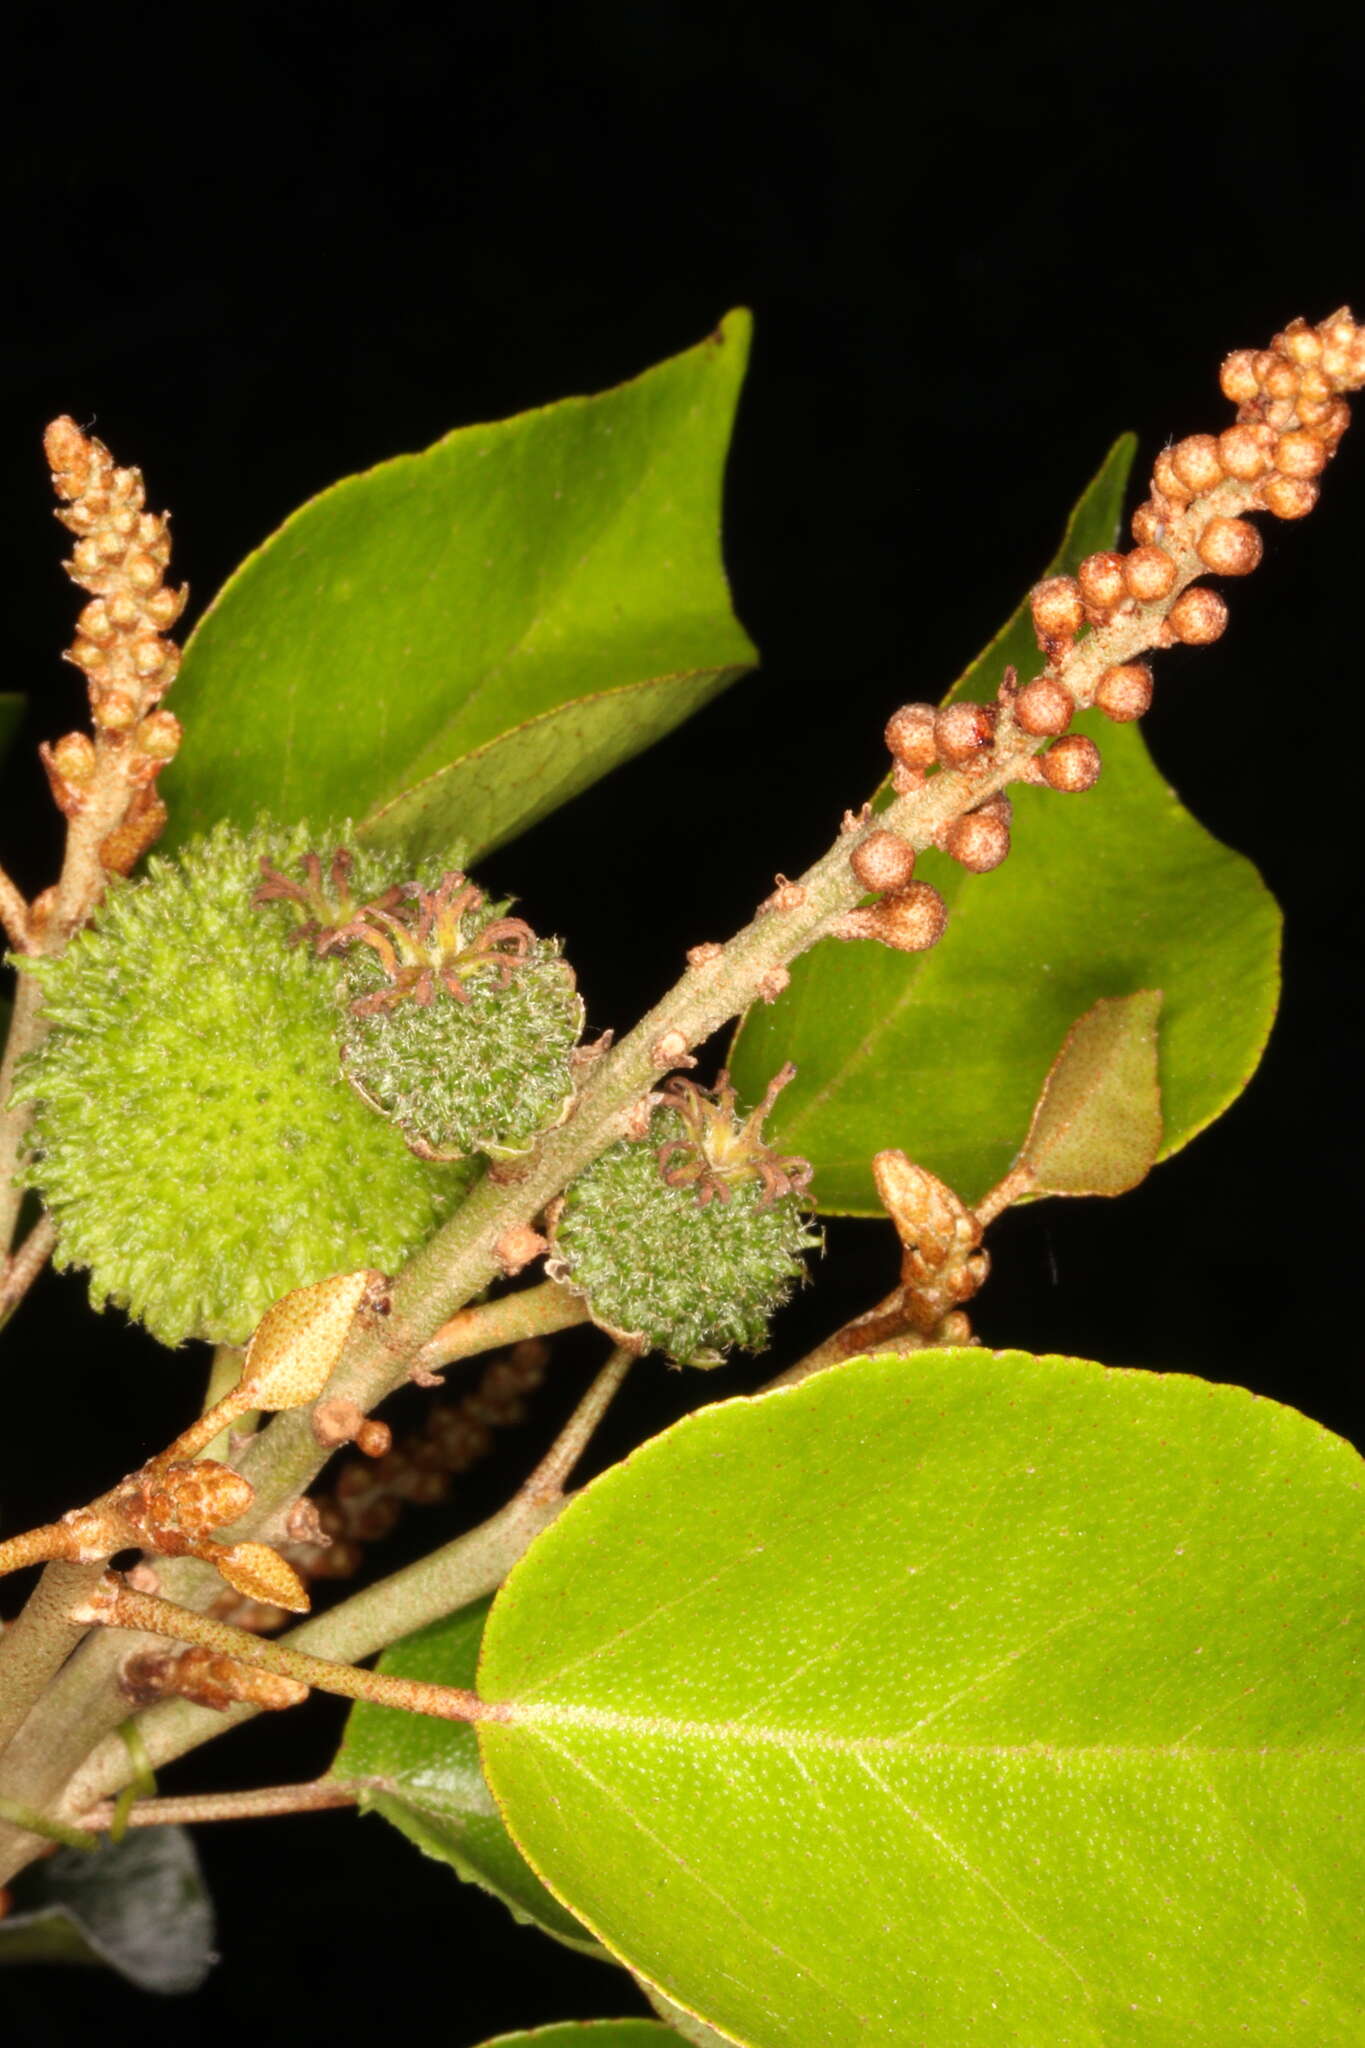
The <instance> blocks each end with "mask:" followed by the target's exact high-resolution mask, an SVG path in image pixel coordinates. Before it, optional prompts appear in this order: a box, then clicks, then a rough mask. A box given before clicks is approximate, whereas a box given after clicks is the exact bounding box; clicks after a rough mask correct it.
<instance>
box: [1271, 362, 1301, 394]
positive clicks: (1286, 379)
mask: <svg viewBox="0 0 1365 2048" xmlns="http://www.w3.org/2000/svg"><path fill="white" fill-rule="evenodd" d="M1262 382H1263V383H1264V386H1265V389H1266V391H1267V393H1268V394H1269V396H1270V397H1271V398H1278V399H1282V400H1283V399H1291V398H1297V397H1298V395H1299V371H1298V366H1297V364H1295V363H1290V362H1286V361H1285V358H1284V357H1283V356H1281V355H1276V356H1274V358H1273V360H1272V362H1271V365H1270V368H1269V369H1268V370H1267V371H1266V373H1265V376H1264V378H1263V379H1262Z"/></svg>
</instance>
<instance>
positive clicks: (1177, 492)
mask: <svg viewBox="0 0 1365 2048" xmlns="http://www.w3.org/2000/svg"><path fill="white" fill-rule="evenodd" d="M1152 482H1153V484H1154V485H1155V486H1156V488H1157V490H1159V491H1160V493H1161V495H1162V497H1163V498H1174V500H1175V502H1176V504H1177V505H1184V504H1186V503H1187V502H1188V500H1189V498H1190V496H1191V492H1190V487H1189V485H1188V484H1187V483H1186V482H1185V479H1184V477H1182V476H1181V475H1180V473H1179V471H1178V470H1177V469H1176V466H1175V464H1174V463H1173V462H1172V460H1171V451H1170V449H1169V448H1163V449H1162V451H1161V453H1160V455H1158V456H1157V459H1156V462H1155V463H1154V465H1153V467H1152Z"/></svg>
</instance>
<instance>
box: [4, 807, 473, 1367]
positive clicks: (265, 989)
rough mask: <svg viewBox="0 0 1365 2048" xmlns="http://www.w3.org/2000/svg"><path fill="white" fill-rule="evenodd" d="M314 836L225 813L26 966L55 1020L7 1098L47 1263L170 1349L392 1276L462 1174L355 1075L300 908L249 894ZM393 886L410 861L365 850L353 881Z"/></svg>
mask: <svg viewBox="0 0 1365 2048" xmlns="http://www.w3.org/2000/svg"><path fill="white" fill-rule="evenodd" d="M308 844H309V835H308V833H307V830H306V828H302V827H300V828H298V829H296V830H293V831H284V830H280V829H276V828H271V827H268V826H265V825H261V826H258V827H257V828H256V830H254V831H253V832H250V833H247V834H245V835H244V834H242V833H240V832H238V831H236V830H235V829H233V828H232V827H230V826H227V825H220V826H217V827H215V829H214V830H213V831H212V832H211V833H209V834H208V836H207V837H206V838H204V839H201V840H199V841H197V842H196V843H195V844H193V845H191V846H189V847H187V848H186V849H185V851H184V852H183V854H181V855H180V856H179V857H178V858H176V859H175V860H163V859H157V858H153V859H152V860H151V861H150V862H149V863H148V868H147V873H146V876H145V878H144V879H142V880H140V881H137V882H131V883H116V884H115V885H114V886H113V887H112V888H111V890H110V893H109V895H108V897H107V898H106V900H105V903H104V905H103V906H102V908H101V909H100V911H99V912H98V913H97V916H96V919H95V922H94V923H93V925H92V926H91V927H90V928H89V929H88V930H86V931H84V932H82V933H81V934H80V935H79V936H78V937H77V938H76V939H74V940H73V941H72V943H71V945H70V946H69V947H68V948H67V950H66V952H65V953H64V954H62V955H60V956H59V957H58V958H56V959H52V960H40V961H34V962H33V963H31V967H32V971H33V972H34V973H35V974H36V975H37V976H38V978H39V980H40V982H41V985H42V991H43V1010H44V1013H45V1015H46V1016H47V1017H48V1018H49V1019H50V1021H51V1025H52V1030H51V1031H50V1033H49V1035H48V1037H47V1038H46V1039H45V1040H44V1042H43V1044H42V1045H41V1047H40V1048H39V1049H38V1050H37V1052H36V1053H35V1054H34V1055H33V1056H32V1057H31V1058H30V1059H29V1060H28V1061H27V1062H26V1064H25V1067H24V1070H23V1072H22V1074H21V1077H20V1081H19V1085H18V1087H17V1088H16V1091H15V1093H16V1098H17V1099H20V1100H24V1101H29V1102H32V1103H33V1104H34V1106H35V1112H34V1127H33V1142H34V1148H35V1149H34V1158H33V1162H32V1164H31V1167H30V1168H29V1171H28V1178H29V1180H30V1182H31V1184H32V1185H33V1186H35V1187H36V1188H37V1189H38V1190H39V1191H40V1192H41V1194H42V1197H43V1199H44V1201H45V1203H46V1204H47V1207H48V1210H49V1212H50V1213H51V1215H52V1217H53V1219H54V1221H55V1222H56V1225H57V1229H58V1251H57V1262H58V1264H60V1265H64V1266H83V1267H87V1268H88V1269H89V1274H90V1293H91V1298H92V1300H93V1301H94V1302H95V1303H96V1305H100V1304H102V1303H104V1302H110V1303H113V1304H116V1305H118V1306H119V1307H122V1308H125V1309H127V1311H128V1312H129V1314H130V1315H132V1316H135V1317H136V1318H137V1319H138V1320H139V1321H140V1322H143V1323H145V1324H146V1326H147V1327H148V1329H149V1330H151V1331H152V1333H153V1335H155V1336H157V1337H159V1338H160V1339H161V1341H162V1342H163V1343H166V1344H178V1343H180V1342H181V1341H182V1340H183V1339H184V1338H187V1337H203V1338H207V1339H209V1340H210V1341H212V1342H216V1343H224V1342H226V1343H240V1342H242V1341H243V1340H244V1339H245V1338H246V1337H247V1336H249V1335H250V1333H251V1331H252V1329H253V1328H254V1326H255V1325H256V1323H257V1322H258V1321H259V1319H260V1317H261V1316H262V1315H263V1314H264V1313H265V1310H266V1309H267V1308H268V1307H269V1306H270V1304H271V1303H272V1302H274V1301H276V1300H277V1299H278V1298H279V1297H280V1296H281V1295H282V1294H284V1293H286V1292H288V1290H289V1289H291V1288H294V1287H301V1286H306V1285H308V1284H309V1283H311V1282H313V1281H317V1280H320V1279H323V1278H325V1277H326V1276H327V1275H329V1274H332V1273H337V1272H343V1271H348V1270H352V1269H355V1268H358V1267H361V1266H375V1267H379V1268H380V1269H381V1270H385V1271H393V1270H394V1269H395V1268H396V1267H397V1266H398V1265H399V1264H401V1262H402V1261H403V1259H404V1258H406V1257H407V1256H408V1254H409V1253H410V1252H412V1251H413V1250H414V1249H415V1248H416V1246H417V1245H419V1244H420V1243H421V1242H422V1240H423V1239H424V1238H425V1237H427V1236H428V1235H429V1234H430V1232H431V1231H432V1229H433V1228H434V1227H435V1225H436V1224H437V1223H438V1222H439V1221H440V1220H441V1219H442V1218H443V1217H444V1216H445V1215H446V1214H448V1213H449V1211H450V1210H451V1208H453V1207H454V1205H455V1203H456V1202H457V1201H458V1200H459V1198H460V1196H461V1195H462V1194H463V1192H464V1190H465V1189H466V1188H467V1186H468V1185H469V1182H470V1179H471V1178H472V1175H471V1173H470V1171H469V1170H468V1169H461V1168H458V1167H434V1166H430V1165H427V1164H425V1163H423V1162H422V1161H420V1160H418V1159H415V1158H414V1157H413V1156H412V1154H411V1152H410V1151H409V1150H408V1149H407V1147H406V1146H405V1145H404V1144H403V1142H402V1139H401V1138H400V1137H399V1135H398V1133H397V1132H396V1131H394V1130H393V1129H392V1128H391V1127H390V1126H389V1125H387V1124H385V1123H384V1122H383V1121H381V1119H379V1118H378V1117H375V1116H373V1115H372V1114H371V1113H370V1111H369V1110H367V1109H366V1108H365V1106H364V1104H363V1103H362V1102H361V1101H359V1099H358V1098H357V1096H356V1095H355V1093H354V1092H353V1090H352V1089H350V1088H349V1087H348V1086H347V1085H346V1082H345V1080H344V1079H343V1078H342V1075H341V1072H340V1069H339V1064H338V1058H337V1029H338V1024H339V1021H340V999H339V984H340V981H341V976H342V971H343V970H342V967H341V964H340V963H339V962H337V961H333V960H330V959H325V958H319V957H318V956H317V954H316V952H315V951H314V949H313V948H312V947H311V946H310V945H307V944H297V945H294V946H292V947H291V946H289V945H288V944H286V943H284V941H285V939H286V938H287V937H288V936H290V935H291V933H292V932H296V931H297V930H298V929H299V916H300V913H299V910H298V908H297V907H296V906H293V905H291V904H289V903H287V902H282V903H280V904H275V903H266V904H265V905H263V906H258V905H253V900H252V899H253V896H254V895H256V894H257V893H258V892H259V893H262V894H266V895H269V894H270V893H271V891H270V890H269V889H266V890H264V891H262V890H260V884H261V863H262V860H266V861H269V862H270V863H272V864H273V865H274V866H275V867H276V868H281V867H283V868H289V867H292V866H296V865H297V864H298V862H299V860H300V858H301V856H303V855H304V853H305V852H306V850H307V847H308ZM402 878H403V868H402V863H401V857H399V858H397V859H396V858H395V857H394V856H392V855H384V854H377V853H362V854H358V855H356V856H355V857H354V862H353V866H352V871H351V873H350V875H349V877H347V878H346V880H347V881H348V883H349V896H350V897H354V898H358V899H363V898H368V897H370V896H373V895H375V894H377V893H379V892H380V891H382V890H384V889H385V888H386V887H388V886H389V885H391V884H394V883H397V882H399V881H401V880H402ZM333 879H335V875H334V877H333ZM323 893H324V894H325V885H324V888H323ZM341 894H342V897H343V903H342V908H343V909H345V908H347V907H348V902H347V900H345V899H347V898H348V889H347V888H345V887H343V888H342V890H341ZM323 907H324V908H325V905H324V906H323ZM26 964H27V963H26Z"/></svg>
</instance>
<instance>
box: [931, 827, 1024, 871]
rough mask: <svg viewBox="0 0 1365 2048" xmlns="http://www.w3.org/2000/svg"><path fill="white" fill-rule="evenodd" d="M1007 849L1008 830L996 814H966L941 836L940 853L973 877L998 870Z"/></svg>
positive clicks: (1008, 844)
mask: <svg viewBox="0 0 1365 2048" xmlns="http://www.w3.org/2000/svg"><path fill="white" fill-rule="evenodd" d="M1009 850H1010V828H1009V826H1008V825H1007V824H1006V823H1005V820H1004V819H1003V818H1002V817H1001V816H1000V815H999V813H998V812H997V811H969V812H968V813H967V815H966V817H965V818H954V820H953V822H952V824H951V825H950V826H949V827H948V829H947V831H946V832H945V833H944V835H943V851H944V852H945V853H948V854H951V855H952V857H953V859H954V860H955V861H960V862H961V864H962V866H963V867H964V868H966V869H967V871H968V872H969V873H970V874H973V875H986V874H989V873H990V871H991V869H992V868H998V867H999V865H1000V863H1001V861H1002V860H1003V859H1004V858H1005V855H1006V854H1007V853H1008V852H1009Z"/></svg>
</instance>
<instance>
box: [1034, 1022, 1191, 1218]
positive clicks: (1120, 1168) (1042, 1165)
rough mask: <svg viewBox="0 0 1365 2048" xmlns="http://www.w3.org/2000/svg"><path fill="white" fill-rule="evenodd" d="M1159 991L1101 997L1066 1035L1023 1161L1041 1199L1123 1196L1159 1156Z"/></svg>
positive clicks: (1041, 1096) (1045, 1089) (1044, 1085)
mask: <svg viewBox="0 0 1365 2048" xmlns="http://www.w3.org/2000/svg"><path fill="white" fill-rule="evenodd" d="M1160 1012H1161V991H1160V989H1154V988H1144V989H1139V991H1138V993H1137V994H1136V995H1132V996H1110V997H1102V998H1101V1000H1100V1001H1099V1002H1098V1003H1096V1004H1095V1005H1094V1006H1093V1007H1092V1008H1091V1009H1089V1010H1087V1011H1086V1013H1085V1015H1084V1016H1083V1017H1079V1018H1078V1019H1077V1020H1076V1022H1075V1023H1074V1024H1073V1025H1072V1027H1071V1029H1070V1031H1068V1033H1067V1035H1066V1041H1065V1043H1064V1044H1063V1046H1062V1049H1061V1051H1060V1052H1059V1053H1058V1055H1057V1057H1056V1059H1055V1060H1054V1061H1053V1063H1052V1069H1051V1071H1050V1073H1049V1074H1048V1077H1047V1080H1046V1081H1045V1082H1044V1083H1043V1092H1042V1094H1041V1095H1040V1096H1039V1097H1038V1103H1037V1107H1036V1108H1035V1110H1034V1112H1033V1122H1032V1123H1031V1124H1030V1125H1029V1132H1028V1137H1027V1138H1026V1139H1025V1141H1024V1149H1023V1151H1022V1152H1021V1153H1020V1155H1019V1157H1020V1162H1021V1164H1023V1165H1025V1166H1031V1167H1032V1168H1033V1170H1034V1172H1035V1173H1036V1174H1037V1176H1038V1178H1037V1181H1036V1183H1035V1186H1034V1192H1035V1193H1037V1194H1040V1195H1122V1194H1126V1193H1127V1192H1128V1190H1129V1188H1135V1187H1136V1186H1137V1184H1138V1182H1139V1181H1141V1180H1145V1179H1146V1177H1147V1175H1148V1174H1149V1173H1150V1172H1151V1170H1152V1168H1153V1166H1154V1165H1155V1164H1156V1160H1157V1155H1158V1153H1159V1152H1160V1150H1161V1087H1160V1083H1159V1082H1158V1079H1157V1019H1158V1017H1159V1015H1160Z"/></svg>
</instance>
